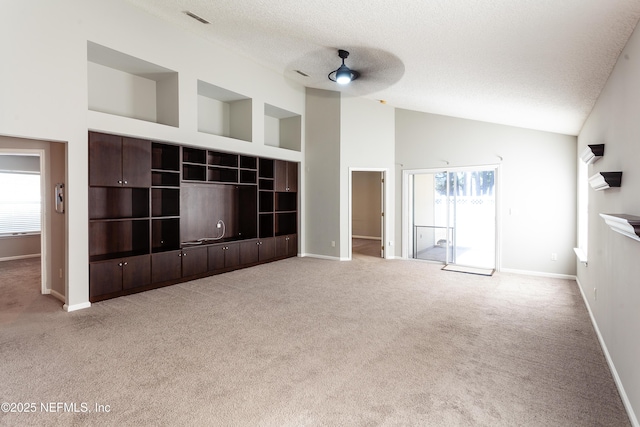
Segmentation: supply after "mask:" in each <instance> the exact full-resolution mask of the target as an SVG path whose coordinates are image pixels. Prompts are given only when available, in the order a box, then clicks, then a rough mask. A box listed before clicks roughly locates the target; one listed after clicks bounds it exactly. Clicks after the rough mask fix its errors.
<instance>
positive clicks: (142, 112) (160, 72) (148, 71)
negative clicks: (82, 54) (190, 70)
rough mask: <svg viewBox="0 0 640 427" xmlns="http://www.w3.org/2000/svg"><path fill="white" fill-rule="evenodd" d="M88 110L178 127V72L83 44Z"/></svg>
mask: <svg viewBox="0 0 640 427" xmlns="http://www.w3.org/2000/svg"><path fill="white" fill-rule="evenodd" d="M87 73H88V75H87V80H88V91H89V103H88V104H89V105H88V107H89V110H92V111H98V112H102V113H107V114H113V115H116V116H123V117H129V118H132V119H138V120H145V121H148V122H154V123H160V124H164V125H169V126H174V127H178V116H179V114H178V73H177V72H176V71H173V70H170V69H168V68H165V67H162V66H160V65H156V64H152V63H151V62H147V61H145V60H143V59H140V58H136V57H134V56H130V55H127V54H125V53H122V52H118V51H116V50H113V49H110V48H108V47H105V46H102V45H99V44H97V43H93V42H90V41H89V42H87Z"/></svg>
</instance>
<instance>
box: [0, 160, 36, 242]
mask: <svg viewBox="0 0 640 427" xmlns="http://www.w3.org/2000/svg"><path fill="white" fill-rule="evenodd" d="M40 205H41V200H40V175H39V174H32V173H16V172H1V171H0V235H12V234H18V233H34V232H40Z"/></svg>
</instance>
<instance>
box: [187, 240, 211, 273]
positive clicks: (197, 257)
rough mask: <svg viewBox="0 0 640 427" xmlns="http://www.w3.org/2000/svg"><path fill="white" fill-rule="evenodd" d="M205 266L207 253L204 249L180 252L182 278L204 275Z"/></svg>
mask: <svg viewBox="0 0 640 427" xmlns="http://www.w3.org/2000/svg"><path fill="white" fill-rule="evenodd" d="M207 264H208V253H207V248H206V247H198V248H188V249H183V250H182V277H189V276H195V275H198V274H203V273H206V272H207V270H208V268H207Z"/></svg>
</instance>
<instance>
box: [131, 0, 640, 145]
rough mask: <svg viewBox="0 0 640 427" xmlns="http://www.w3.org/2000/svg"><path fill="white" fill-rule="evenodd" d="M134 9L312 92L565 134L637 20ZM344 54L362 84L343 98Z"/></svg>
mask: <svg viewBox="0 0 640 427" xmlns="http://www.w3.org/2000/svg"><path fill="white" fill-rule="evenodd" d="M127 1H129V2H130V3H132V4H134V5H137V6H139V7H141V8H143V9H145V10H147V11H149V12H151V13H153V14H156V15H158V16H159V17H161V18H163V19H165V20H167V21H170V22H172V23H174V24H177V25H179V26H181V27H183V28H185V29H187V30H190V31H193V32H196V33H198V34H200V35H201V36H204V37H206V38H208V39H210V40H212V41H214V42H216V43H219V44H222V45H224V46H226V47H228V48H230V49H233V50H235V51H238V52H241V53H242V54H244V55H246V56H248V57H250V58H253V59H254V60H255V61H257V62H259V63H261V64H263V65H266V66H268V67H270V68H272V69H275V70H277V71H278V72H281V73H283V74H284V75H285V76H286V77H288V78H291V79H292V80H295V81H297V82H299V83H302V84H303V85H305V86H309V87H317V88H323V89H330V90H342V91H343V92H344V94H345V95H347V96H364V97H367V98H371V99H384V100H386V101H387V103H388V104H390V105H392V106H394V107H399V108H406V109H412V110H417V111H424V112H429V113H435V114H443V115H448V116H454V117H463V118H468V119H474V120H481V121H487V122H493V123H501V124H507V125H512V126H519V127H524V128H531V129H539V130H545V131H550V132H558V133H564V134H570V135H577V134H578V133H579V131H580V129H581V128H582V125H583V123H584V121H585V119H586V118H587V115H588V114H589V112H590V111H591V109H592V107H593V105H594V103H595V101H596V99H597V97H598V95H599V94H600V91H601V90H602V88H603V86H604V84H605V82H606V80H607V78H608V76H609V74H610V72H611V70H612V68H613V66H614V64H615V62H616V60H617V58H618V55H619V54H620V52H621V51H622V49H623V47H624V45H625V43H626V42H627V40H628V39H629V37H630V35H631V33H632V32H633V29H634V28H635V26H636V24H637V23H638V19H639V18H640V1H639V0H484V1H483V0H397V1H393V2H392V1H389V0H366V1H356V0H351V1H344V0H340V1H337V0H325V1H311V0H277V1H266V0H127ZM187 10H188V11H191V12H193V13H195V14H197V15H198V16H200V17H202V18H204V19H206V20H207V21H209V22H210V24H208V25H204V24H201V23H199V22H198V21H196V20H194V19H192V18H190V17H188V16H187V15H186V14H184V13H183V12H184V11H187ZM337 49H346V50H348V51H350V53H351V55H350V57H349V58H348V59H347V60H346V64H347V65H348V66H349V67H350V68H352V69H354V70H358V71H360V72H361V73H362V77H361V78H360V79H358V80H355V81H353V82H352V83H351V85H350V86H349V87H348V88H346V89H344V88H343V89H340V88H339V87H338V85H337V84H335V83H332V82H330V81H329V80H328V79H327V74H328V73H329V72H330V71H332V70H335V69H336V68H338V66H339V65H340V58H338V54H337ZM294 70H300V71H302V72H304V73H306V74H308V75H309V77H303V76H301V75H300V74H298V73H296V72H295V71H294Z"/></svg>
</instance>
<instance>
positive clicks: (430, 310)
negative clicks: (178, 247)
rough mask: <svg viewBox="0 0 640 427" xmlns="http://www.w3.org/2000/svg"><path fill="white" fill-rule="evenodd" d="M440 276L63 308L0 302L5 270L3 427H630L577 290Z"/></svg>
mask: <svg viewBox="0 0 640 427" xmlns="http://www.w3.org/2000/svg"><path fill="white" fill-rule="evenodd" d="M440 268H441V266H439V265H435V264H429V263H423V262H416V261H400V260H387V261H385V260H382V259H377V258H374V257H358V258H356V259H354V260H353V261H350V262H336V261H324V260H316V259H311V258H296V259H288V260H284V261H279V262H275V263H271V264H266V265H262V266H258V267H255V268H250V269H245V270H240V271H236V272H232V273H227V274H223V275H219V276H214V277H211V278H206V279H201V280H197V281H194V282H190V283H184V284H181V285H176V286H172V287H167V288H163V289H158V290H154V291H150V292H145V293H141V294H137V295H132V296H128V297H122V298H118V299H114V300H109V301H104V302H101V303H97V304H94V305H93V306H92V308H90V309H88V310H82V311H78V312H74V313H65V312H63V311H62V310H61V308H60V304H59V303H57V302H56V301H55V300H54V299H53V298H49V297H46V296H42V297H39V298H38V299H39V300H40V302H39V303H37V304H34V303H33V302H29V301H27V305H26V306H25V307H23V308H24V309H23V310H20V309H19V308H17V307H14V308H11V304H12V303H11V301H9V303H8V305H7V303H6V299H5V298H4V293H5V291H4V288H5V286H6V285H7V283H8V282H10V283H12V285H11V286H14V285H15V283H21V284H22V285H23V286H26V287H27V286H34V285H33V284H29V283H27V282H24V281H23V280H22V275H21V274H20V272H19V271H18V272H17V273H16V272H15V271H14V270H11V269H7V268H5V269H4V270H3V271H4V273H0V274H4V276H2V277H0V283H2V284H1V285H0V287H1V288H2V292H3V298H2V300H1V302H0V312H2V313H4V311H5V310H7V309H9V310H13V311H12V313H13V314H12V315H11V316H3V317H2V318H1V323H0V361H1V367H0V400H1V401H3V402H5V401H6V402H23V403H25V402H34V403H36V404H37V405H38V406H37V408H36V409H37V410H36V412H35V413H32V414H5V413H0V425H20V426H24V425H119V426H121V425H216V426H218V425H219V426H320V425H322V426H325V425H326V426H371V425H382V426H398V425H415V426H626V425H629V421H628V418H627V416H626V414H625V412H624V409H623V406H622V403H621V401H620V398H619V396H618V393H617V391H616V388H615V385H614V382H613V380H612V377H611V373H610V371H609V370H608V367H607V365H606V361H605V359H604V356H603V354H602V351H601V349H600V348H599V346H598V342H597V338H596V336H595V333H594V331H593V328H592V326H591V324H590V322H589V317H588V313H587V311H586V309H585V307H584V304H583V302H582V300H581V297H580V294H579V291H578V288H577V285H576V283H575V282H573V281H567V280H557V279H541V278H533V277H526V276H517V275H508V274H500V273H496V274H495V275H494V276H493V277H483V276H475V275H467V274H452V273H449V272H444V271H441V270H440ZM18 270H19V269H18ZM27 293H29V292H27ZM42 301H44V302H42ZM14 305H15V304H14ZM40 402H62V403H67V404H73V403H75V404H76V405H77V408H78V410H79V411H82V409H83V406H82V403H85V404H86V405H87V408H88V409H90V410H94V408H95V405H96V403H97V404H101V405H109V410H110V412H108V413H104V412H103V413H95V412H92V413H81V412H80V413H73V412H64V407H62V408H63V410H62V412H55V413H51V412H49V413H47V412H44V411H43V410H42V408H41V406H39V405H40ZM54 407H55V406H54ZM68 409H72V407H69V406H68Z"/></svg>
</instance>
